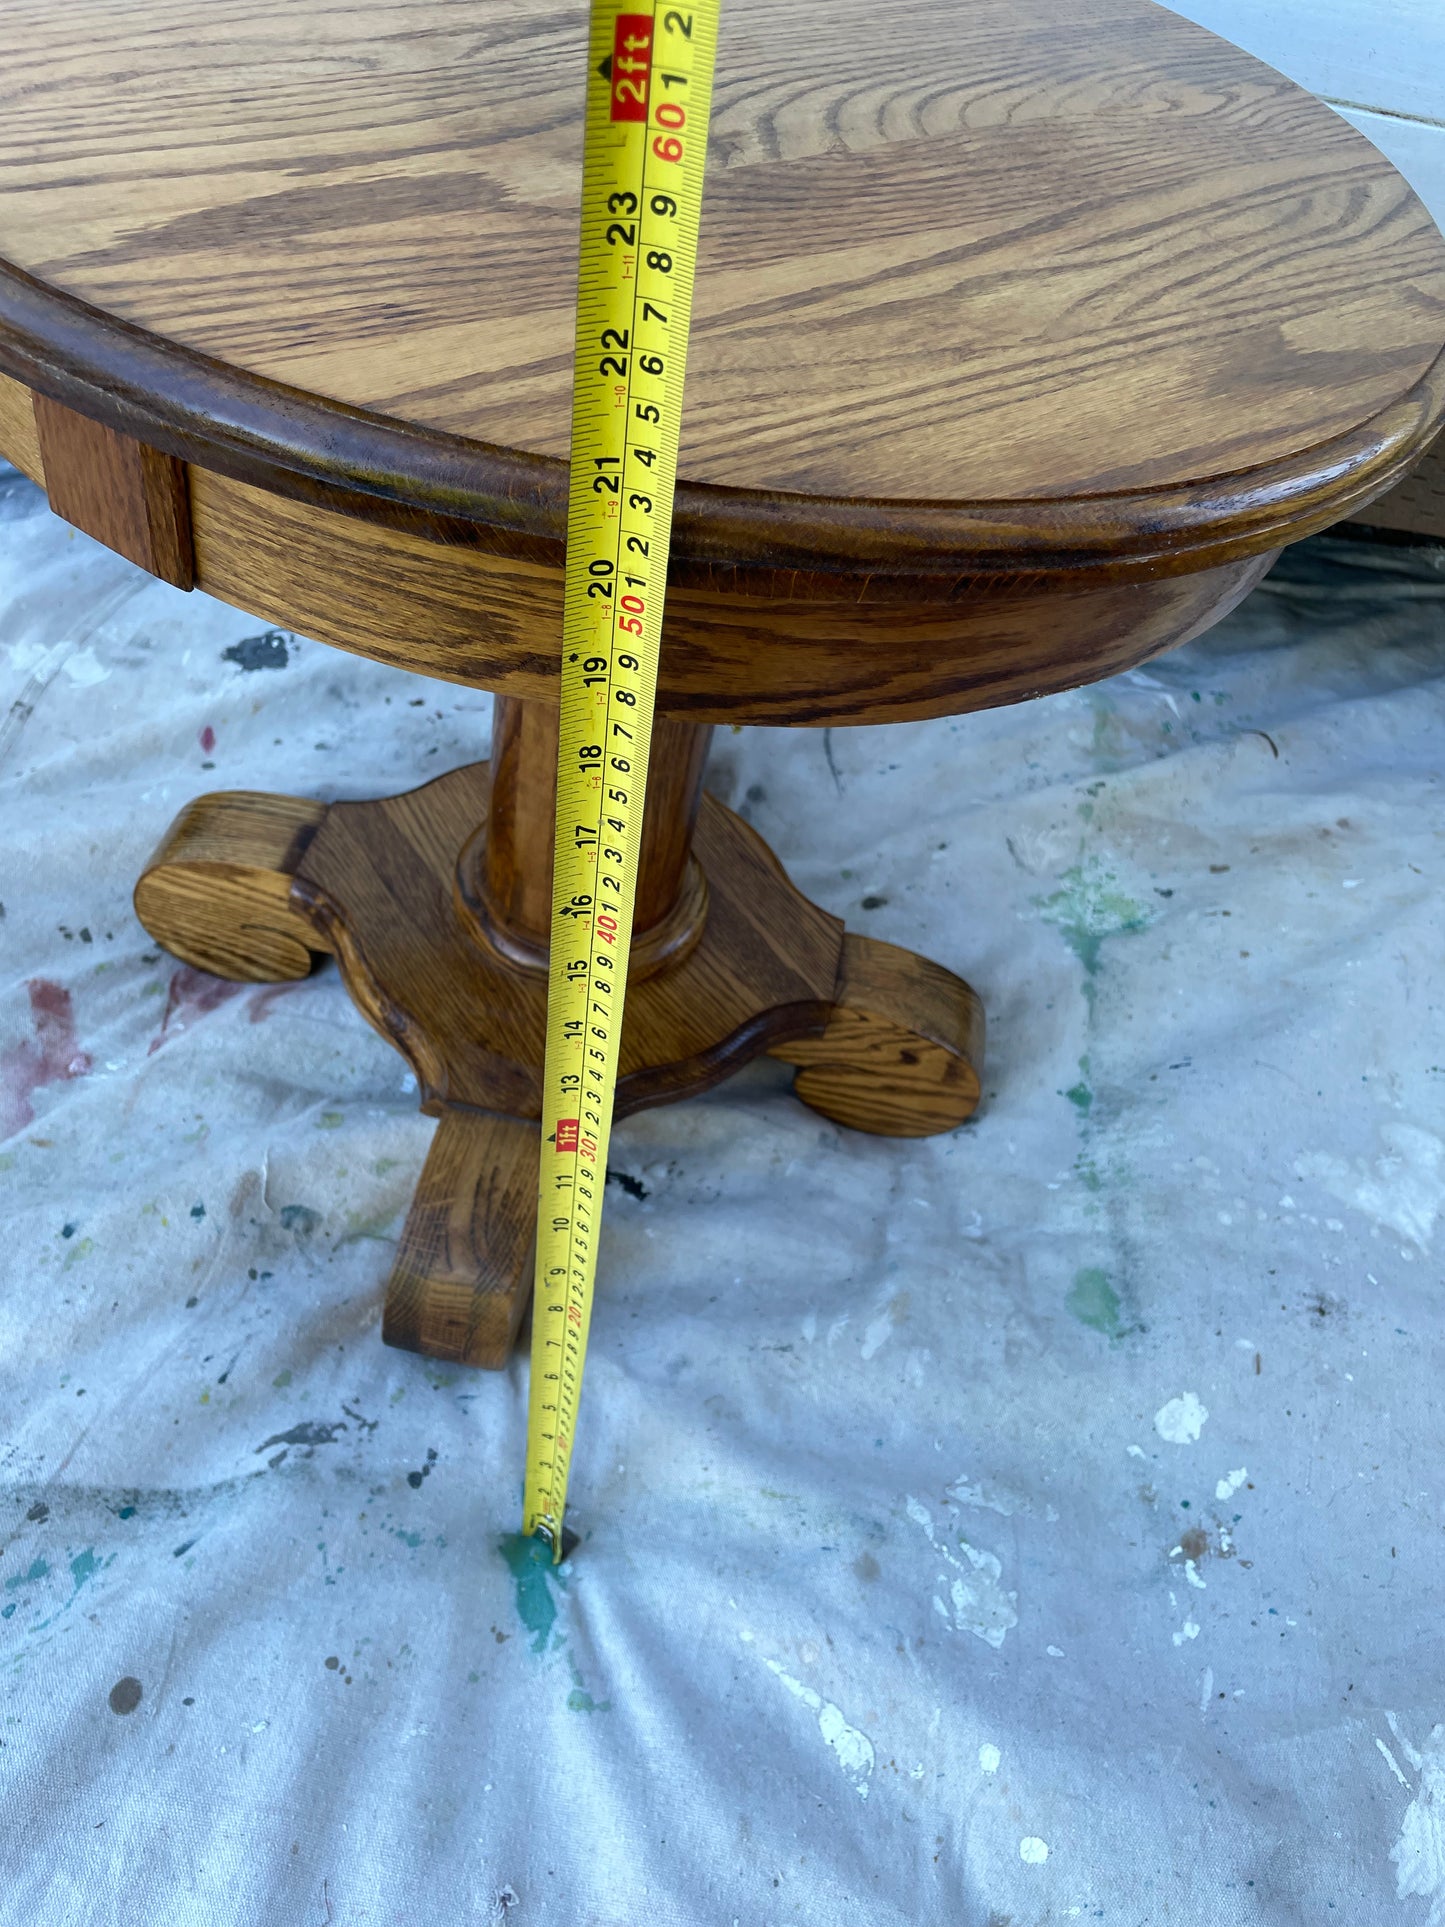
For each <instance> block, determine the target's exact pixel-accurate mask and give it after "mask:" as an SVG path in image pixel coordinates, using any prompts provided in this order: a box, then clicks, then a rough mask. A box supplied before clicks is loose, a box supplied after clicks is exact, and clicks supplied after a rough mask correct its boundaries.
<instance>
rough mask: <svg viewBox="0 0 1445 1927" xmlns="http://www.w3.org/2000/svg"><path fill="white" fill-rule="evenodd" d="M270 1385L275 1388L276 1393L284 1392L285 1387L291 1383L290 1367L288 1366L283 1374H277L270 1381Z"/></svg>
mask: <svg viewBox="0 0 1445 1927" xmlns="http://www.w3.org/2000/svg"><path fill="white" fill-rule="evenodd" d="M271 1383H272V1384H273V1385H274V1386H275V1387H276V1390H277V1391H278V1392H284V1391H285V1389H286V1387H287V1386H288V1385H289V1384H290V1383H291V1368H290V1366H289V1365H288V1366H287V1368H286V1370H285V1371H284V1372H277V1374H276V1376H275V1377H274V1378H273V1379H272V1380H271Z"/></svg>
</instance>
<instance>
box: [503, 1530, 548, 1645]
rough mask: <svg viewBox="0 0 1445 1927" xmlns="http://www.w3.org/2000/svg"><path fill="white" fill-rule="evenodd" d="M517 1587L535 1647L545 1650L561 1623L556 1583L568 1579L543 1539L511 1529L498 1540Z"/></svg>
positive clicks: (520, 1609)
mask: <svg viewBox="0 0 1445 1927" xmlns="http://www.w3.org/2000/svg"><path fill="white" fill-rule="evenodd" d="M497 1550H498V1551H499V1552H500V1553H501V1555H502V1557H503V1558H504V1559H505V1560H506V1562H507V1570H508V1571H509V1572H510V1573H511V1575H512V1583H513V1585H514V1586H515V1588H516V1606H517V1617H518V1619H520V1620H521V1622H522V1624H523V1626H525V1628H526V1629H527V1631H528V1633H530V1635H531V1639H532V1651H533V1652H534V1653H545V1652H546V1650H547V1642H548V1641H549V1640H550V1639H551V1637H552V1628H553V1627H554V1626H555V1625H556V1623H557V1599H556V1595H555V1594H554V1592H553V1590H552V1587H553V1584H554V1582H555V1583H556V1585H558V1586H559V1587H560V1586H561V1585H562V1584H563V1583H564V1582H563V1581H562V1579H561V1578H560V1577H559V1575H558V1572H557V1568H556V1567H555V1566H554V1565H553V1563H552V1554H551V1551H550V1549H549V1548H548V1547H547V1546H545V1545H544V1544H543V1543H542V1541H541V1540H540V1539H530V1538H528V1537H526V1536H525V1535H524V1534H523V1533H520V1532H509V1533H507V1534H506V1535H505V1536H504V1537H503V1538H501V1539H499V1540H498V1541H497Z"/></svg>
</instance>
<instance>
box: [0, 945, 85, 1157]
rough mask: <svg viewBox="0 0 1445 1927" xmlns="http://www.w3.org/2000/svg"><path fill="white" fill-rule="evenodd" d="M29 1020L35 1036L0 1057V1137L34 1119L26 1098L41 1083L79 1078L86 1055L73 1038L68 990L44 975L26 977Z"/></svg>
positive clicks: (33, 1108) (66, 1081)
mask: <svg viewBox="0 0 1445 1927" xmlns="http://www.w3.org/2000/svg"><path fill="white" fill-rule="evenodd" d="M25 988H26V990H27V991H29V993H30V1021H31V1023H32V1024H33V1025H34V1026H35V1035H34V1036H33V1037H27V1038H24V1039H23V1040H22V1041H21V1042H20V1043H18V1044H12V1045H11V1046H10V1048H9V1050H7V1051H5V1052H4V1053H3V1055H0V1138H7V1137H13V1136H14V1135H15V1133H16V1132H17V1131H23V1130H24V1129H25V1126H26V1125H27V1124H33V1123H34V1121H35V1107H34V1106H33V1105H32V1104H31V1102H30V1100H31V1098H32V1097H33V1096H34V1095H35V1093H36V1091H40V1090H44V1089H45V1087H46V1085H47V1084H65V1083H68V1082H69V1081H70V1080H71V1079H72V1078H74V1077H84V1076H85V1074H86V1073H87V1071H89V1069H90V1063H91V1060H90V1052H89V1051H83V1050H81V1049H80V1047H79V1045H78V1044H77V1043H76V1040H75V1011H74V1008H73V1007H72V1005H71V1001H70V992H69V991H68V990H67V989H66V988H65V987H64V985H63V984H53V983H51V982H50V980H49V978H47V977H32V978H30V980H29V982H28V983H27V984H26V986H25Z"/></svg>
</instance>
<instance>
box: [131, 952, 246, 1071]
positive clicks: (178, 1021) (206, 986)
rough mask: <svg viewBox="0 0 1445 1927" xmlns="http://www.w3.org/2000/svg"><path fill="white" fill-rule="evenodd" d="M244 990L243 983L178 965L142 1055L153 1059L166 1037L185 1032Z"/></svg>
mask: <svg viewBox="0 0 1445 1927" xmlns="http://www.w3.org/2000/svg"><path fill="white" fill-rule="evenodd" d="M245 988H246V986H245V985H244V984H233V983H231V982H230V981H229V980H228V979H227V978H225V977H212V976H211V975H210V974H209V973H208V972H207V971H204V970H193V969H192V968H191V966H190V965H189V964H182V965H181V966H180V968H179V969H178V970H177V971H176V973H175V975H174V976H173V977H172V978H171V983H170V989H169V990H168V991H167V992H166V1007H165V1012H164V1014H163V1015H162V1017H161V1027H160V1029H159V1030H158V1031H157V1032H156V1034H155V1036H154V1037H153V1038H152V1039H151V1047H150V1049H149V1050H148V1051H147V1052H146V1055H147V1056H148V1057H154V1056H155V1054H156V1052H157V1051H158V1050H159V1049H160V1047H161V1045H162V1044H163V1043H164V1042H165V1041H166V1038H167V1037H168V1036H172V1035H174V1033H175V1031H177V1030H185V1029H186V1028H187V1027H188V1025H189V1024H190V1022H191V1020H192V1019H193V1018H196V1017H206V1016H209V1015H210V1013H211V1012H212V1011H213V1010H217V1009H219V1008H220V1006H221V1005H222V1004H224V1003H228V1002H229V1001H230V1000H231V998H232V997H239V996H240V994H241V992H242V991H243V990H244V989H245Z"/></svg>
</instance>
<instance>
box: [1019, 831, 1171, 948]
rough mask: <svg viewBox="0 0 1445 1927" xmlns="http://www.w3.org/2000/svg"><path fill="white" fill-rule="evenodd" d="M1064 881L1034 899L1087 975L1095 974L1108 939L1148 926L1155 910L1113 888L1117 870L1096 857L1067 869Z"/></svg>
mask: <svg viewBox="0 0 1445 1927" xmlns="http://www.w3.org/2000/svg"><path fill="white" fill-rule="evenodd" d="M1060 881H1061V884H1062V886H1063V887H1062V888H1061V889H1058V890H1055V891H1054V893H1053V895H1052V896H1049V897H1035V899H1034V903H1035V905H1036V907H1037V909H1038V912H1039V915H1040V916H1041V917H1042V918H1043V920H1044V922H1045V923H1052V924H1055V925H1057V927H1058V929H1059V931H1060V932H1061V934H1062V935H1063V938H1064V941H1065V942H1066V943H1067V944H1068V946H1069V948H1070V949H1071V950H1072V951H1073V953H1074V955H1075V956H1076V957H1077V958H1078V959H1079V962H1080V963H1081V964H1082V965H1083V966H1084V970H1085V973H1086V975H1088V976H1089V977H1093V976H1095V975H1096V974H1097V972H1098V968H1099V952H1100V949H1101V948H1102V946H1103V944H1104V941H1105V939H1106V938H1108V937H1120V936H1130V935H1133V934H1134V933H1135V932H1136V931H1139V930H1145V929H1147V928H1148V926H1149V924H1150V923H1151V922H1152V921H1153V911H1152V910H1151V909H1150V908H1149V907H1148V905H1147V904H1143V903H1136V902H1135V900H1134V899H1133V897H1128V896H1125V895H1124V893H1123V891H1122V890H1118V889H1115V888H1113V887H1112V886H1113V884H1114V873H1113V871H1112V870H1106V869H1104V868H1103V867H1102V865H1100V864H1098V863H1096V862H1095V861H1094V860H1093V859H1092V858H1091V859H1089V861H1087V862H1085V863H1076V864H1075V865H1074V867H1073V868H1072V869H1071V870H1066V871H1065V872H1064V874H1063V877H1062V878H1061V879H1060Z"/></svg>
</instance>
